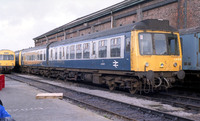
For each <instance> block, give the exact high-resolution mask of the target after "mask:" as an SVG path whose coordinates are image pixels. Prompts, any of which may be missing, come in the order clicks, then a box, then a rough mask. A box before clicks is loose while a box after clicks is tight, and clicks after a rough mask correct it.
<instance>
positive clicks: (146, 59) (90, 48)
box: [16, 19, 185, 93]
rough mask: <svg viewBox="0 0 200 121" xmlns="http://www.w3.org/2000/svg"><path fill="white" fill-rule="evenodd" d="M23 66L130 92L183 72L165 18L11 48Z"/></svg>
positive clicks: (156, 86)
mask: <svg viewBox="0 0 200 121" xmlns="http://www.w3.org/2000/svg"><path fill="white" fill-rule="evenodd" d="M16 58H17V66H18V67H20V70H21V71H22V72H26V73H33V74H40V75H43V76H47V77H56V78H62V79H65V80H74V81H77V80H79V81H87V82H92V83H95V84H102V85H107V86H108V87H109V89H110V90H113V89H115V88H124V89H128V90H129V91H130V93H135V92H137V91H140V92H145V93H149V92H153V91H155V90H161V89H166V88H169V87H171V86H172V83H174V82H175V81H176V80H177V79H183V78H184V76H185V75H184V72H183V71H182V50H181V42H180V39H179V33H178V31H177V30H176V29H174V28H172V27H171V26H169V22H168V21H166V20H156V19H148V20H144V21H141V22H138V23H134V24H131V25H126V26H121V27H118V28H114V29H110V30H106V31H102V32H97V33H93V34H89V35H85V36H81V37H76V38H70V39H67V40H64V41H60V42H54V43H50V44H47V45H43V46H38V47H34V48H29V49H24V50H22V51H17V52H16Z"/></svg>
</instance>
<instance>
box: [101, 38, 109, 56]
mask: <svg viewBox="0 0 200 121" xmlns="http://www.w3.org/2000/svg"><path fill="white" fill-rule="evenodd" d="M105 57H107V40H101V41H99V58H105Z"/></svg>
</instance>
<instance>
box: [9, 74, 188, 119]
mask: <svg viewBox="0 0 200 121" xmlns="http://www.w3.org/2000/svg"><path fill="white" fill-rule="evenodd" d="M6 77H8V78H11V79H13V80H17V81H20V82H23V83H28V84H29V85H31V86H36V87H37V88H40V89H42V90H45V91H48V92H55V90H56V89H61V90H62V91H63V92H67V93H64V97H65V98H67V99H70V100H74V101H75V102H78V103H81V104H84V105H88V106H89V107H92V108H96V109H98V110H101V111H103V112H107V113H110V114H112V115H115V116H117V117H122V118H123V119H126V120H138V117H134V116H133V114H129V115H128V116H127V115H122V114H120V113H119V111H118V112H113V111H112V110H108V109H105V107H106V106H108V105H106V104H105V106H101V107H98V106H97V105H91V104H90V103H88V100H86V101H83V100H84V99H83V98H80V97H84V96H86V95H87V96H88V97H87V98H91V99H94V98H95V99H96V100H103V101H107V102H111V103H110V104H111V105H112V103H115V104H117V105H123V106H122V107H126V108H125V109H124V110H127V109H129V110H130V109H131V110H132V111H137V112H139V114H141V115H142V114H148V115H150V117H152V116H153V117H154V118H160V119H165V120H166V119H167V120H178V121H191V119H188V118H183V117H179V116H175V115H172V114H168V113H165V112H161V111H156V110H152V109H148V108H144V107H140V106H137V105H132V104H127V103H124V102H120V101H116V100H112V99H108V98H105V97H100V96H96V95H91V94H88V93H84V92H79V91H76V90H72V89H68V88H64V87H60V86H57V85H53V84H50V83H45V82H41V81H38V80H34V79H30V78H27V77H21V76H16V75H15V76H13V75H12V76H11V75H9V76H8V75H6ZM36 83H37V84H36ZM38 84H39V85H42V86H38ZM43 86H45V88H44V87H43ZM70 93H74V94H70ZM75 93H76V94H75ZM77 94H78V95H79V96H78V97H79V98H80V99H78V98H77V97H76V96H75V98H73V97H74V96H73V95H77ZM80 95H81V96H80ZM115 106H116V105H115ZM112 108H114V107H112ZM120 111H121V110H120ZM133 117H134V118H133ZM143 120H145V119H143ZM152 120H156V119H152Z"/></svg>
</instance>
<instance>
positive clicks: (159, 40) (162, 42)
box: [154, 34, 167, 55]
mask: <svg viewBox="0 0 200 121" xmlns="http://www.w3.org/2000/svg"><path fill="white" fill-rule="evenodd" d="M154 42H155V52H156V55H165V54H167V44H166V43H167V42H166V36H165V35H164V34H154Z"/></svg>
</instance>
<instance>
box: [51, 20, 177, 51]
mask: <svg viewBox="0 0 200 121" xmlns="http://www.w3.org/2000/svg"><path fill="white" fill-rule="evenodd" d="M132 30H152V31H169V32H178V30H176V29H175V28H173V27H171V26H170V25H169V21H168V20H158V19H146V20H143V21H140V22H137V23H133V24H129V25H124V26H120V27H116V28H113V29H109V30H105V31H101V32H96V33H92V34H88V35H85V36H79V37H74V38H70V39H67V40H63V41H59V42H54V43H52V44H50V47H54V46H58V45H63V44H69V43H74V42H79V41H84V40H89V39H96V38H101V37H105V36H111V35H117V34H120V33H126V32H131V31H132Z"/></svg>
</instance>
